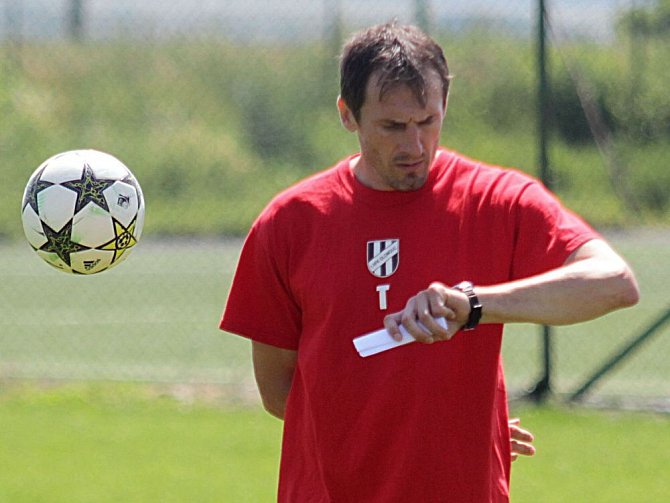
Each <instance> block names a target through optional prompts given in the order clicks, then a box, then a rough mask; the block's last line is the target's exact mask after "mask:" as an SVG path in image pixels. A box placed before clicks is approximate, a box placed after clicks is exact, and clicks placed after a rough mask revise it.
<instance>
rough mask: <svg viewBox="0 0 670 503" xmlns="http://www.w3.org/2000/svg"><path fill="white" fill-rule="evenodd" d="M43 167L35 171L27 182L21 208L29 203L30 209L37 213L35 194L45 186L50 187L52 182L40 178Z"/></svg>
mask: <svg viewBox="0 0 670 503" xmlns="http://www.w3.org/2000/svg"><path fill="white" fill-rule="evenodd" d="M42 173H44V168H42V169H41V170H40V171H39V173H37V174H36V175H35V176H34V177H33V178H32V179H31V180H30V182H29V183H28V187H27V188H26V193H25V195H24V197H23V206H22V207H21V210H25V209H26V206H28V205H30V206H31V207H32V209H33V210H34V211H35V213H37V214H38V215H39V208H38V204H37V195H38V194H39V193H40V192H42V191H43V190H44V189H46V188H47V187H51V186H52V185H53V183H51V182H47V181H44V180H41V178H42Z"/></svg>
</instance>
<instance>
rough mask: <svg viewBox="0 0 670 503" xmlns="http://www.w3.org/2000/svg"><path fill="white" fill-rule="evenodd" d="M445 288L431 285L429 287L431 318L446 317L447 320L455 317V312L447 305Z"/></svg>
mask: <svg viewBox="0 0 670 503" xmlns="http://www.w3.org/2000/svg"><path fill="white" fill-rule="evenodd" d="M446 295H447V293H446V289H444V288H437V287H433V286H432V287H431V289H429V297H428V302H429V309H430V312H431V313H432V315H433V318H446V319H447V320H454V319H456V313H455V312H454V311H453V310H452V309H451V308H449V306H447V303H446Z"/></svg>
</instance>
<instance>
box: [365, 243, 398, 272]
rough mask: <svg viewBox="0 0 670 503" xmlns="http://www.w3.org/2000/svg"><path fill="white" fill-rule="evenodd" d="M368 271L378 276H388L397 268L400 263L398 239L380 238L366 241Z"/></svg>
mask: <svg viewBox="0 0 670 503" xmlns="http://www.w3.org/2000/svg"><path fill="white" fill-rule="evenodd" d="M367 261H368V271H370V272H371V273H372V275H373V276H376V277H378V278H388V277H389V276H391V275H392V274H393V273H394V272H396V271H397V270H398V264H399V263H400V240H399V239H381V240H377V241H368V245H367Z"/></svg>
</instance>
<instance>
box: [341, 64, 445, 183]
mask: <svg viewBox="0 0 670 503" xmlns="http://www.w3.org/2000/svg"><path fill="white" fill-rule="evenodd" d="M378 78H379V76H378V75H377V74H376V73H374V74H372V75H371V77H370V80H369V82H368V85H367V89H366V95H365V102H364V103H363V106H362V107H361V113H360V120H358V121H356V120H355V119H354V117H353V114H352V113H351V111H350V110H349V109H348V107H347V106H346V104H345V103H344V102H343V101H342V100H341V99H340V100H338V108H339V110H340V117H341V119H342V123H343V124H344V126H345V127H346V128H347V129H348V130H350V131H352V132H353V131H355V132H356V133H357V134H358V141H359V143H360V146H361V157H360V158H359V159H358V162H357V163H356V165H355V166H353V170H354V173H355V175H356V177H357V178H358V180H359V181H360V182H361V183H363V185H366V186H368V187H370V188H373V189H376V190H402V191H409V190H417V189H419V188H421V187H422V186H423V184H424V183H425V182H426V179H427V178H428V172H429V170H430V167H431V165H432V163H433V160H434V159H435V153H436V151H437V148H438V145H439V142H440V132H441V130H442V122H443V120H444V114H445V111H446V110H445V108H446V102H445V100H444V99H443V93H442V82H441V80H440V78H439V76H438V75H437V74H436V73H434V72H429V73H428V75H427V76H426V98H427V99H426V106H425V107H424V106H421V104H420V103H419V102H418V100H417V99H416V97H415V96H414V93H413V92H412V90H411V89H410V88H409V87H408V86H406V85H403V84H399V85H396V86H394V87H392V88H390V89H389V90H387V91H386V93H385V94H384V96H383V98H382V99H381V100H379V90H380V89H379V88H380V86H379V83H378Z"/></svg>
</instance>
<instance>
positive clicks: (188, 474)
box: [0, 384, 670, 503]
mask: <svg viewBox="0 0 670 503" xmlns="http://www.w3.org/2000/svg"><path fill="white" fill-rule="evenodd" d="M2 389H3V390H2V392H0V424H2V428H0V445H2V449H0V501H7V502H12V503H35V502H43V503H80V502H81V503H89V502H96V503H106V502H109V503H111V502H119V501H123V502H133V503H134V502H140V503H144V502H155V501H160V502H180V503H181V502H187V501H188V502H191V501H197V502H199V503H205V502H251V503H263V502H271V501H274V495H275V487H276V482H277V466H278V457H279V445H280V438H281V423H280V422H279V421H277V420H275V419H274V418H272V417H270V416H269V415H267V414H265V413H264V412H262V411H261V410H260V408H259V407H253V408H238V407H230V406H227V407H226V406H221V405H216V404H213V403H211V401H210V400H208V399H207V397H206V394H205V395H202V396H200V398H195V399H194V400H191V399H185V398H184V397H183V396H182V397H181V399H177V398H175V396H177V395H179V393H175V391H174V389H171V388H169V387H163V388H157V387H155V386H147V385H138V384H97V385H68V386H59V387H55V388H45V387H36V386H18V387H16V386H9V387H7V386H6V385H5V386H3V388H2ZM514 412H515V413H517V414H519V415H521V417H522V418H523V424H524V425H525V426H527V427H529V428H531V429H532V430H533V432H534V433H535V435H536V445H537V448H538V454H537V455H536V457H535V458H534V459H521V460H519V461H517V462H515V463H514V465H513V471H512V501H514V502H515V503H524V502H529V503H531V502H532V503H537V502H543V503H551V502H556V503H565V502H589V503H600V502H603V503H604V502H631V503H645V502H649V503H658V502H662V501H667V500H668V497H670V487H668V484H667V473H666V472H667V467H668V466H669V465H670V436H669V435H668V431H669V428H670V418H669V417H668V416H655V415H647V414H634V413H627V414H623V413H603V412H594V411H584V410H567V409H560V408H523V409H521V410H515V411H514Z"/></svg>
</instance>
